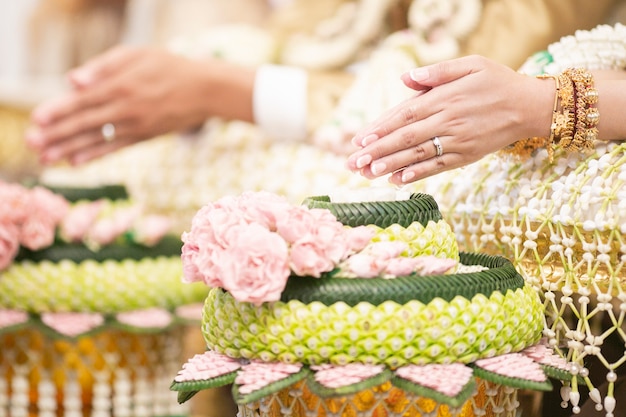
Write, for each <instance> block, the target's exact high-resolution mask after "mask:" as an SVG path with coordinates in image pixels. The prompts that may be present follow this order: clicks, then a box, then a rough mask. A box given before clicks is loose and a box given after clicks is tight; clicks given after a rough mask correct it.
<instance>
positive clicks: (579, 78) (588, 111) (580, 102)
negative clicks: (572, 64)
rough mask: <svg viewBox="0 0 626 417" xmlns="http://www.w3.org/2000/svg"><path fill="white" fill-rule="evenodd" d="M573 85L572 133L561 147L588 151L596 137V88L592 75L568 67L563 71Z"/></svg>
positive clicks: (597, 115)
mask: <svg viewBox="0 0 626 417" xmlns="http://www.w3.org/2000/svg"><path fill="white" fill-rule="evenodd" d="M563 74H564V75H565V76H566V77H568V78H569V79H570V80H571V82H572V84H573V86H574V97H575V100H574V101H575V104H574V108H575V111H574V118H575V122H574V123H575V125H574V135H573V138H572V140H571V142H570V143H568V144H563V148H564V149H567V150H572V151H573V150H576V151H581V150H582V151H590V150H592V149H593V143H594V141H595V140H596V139H597V138H598V128H597V126H598V122H599V120H600V113H599V112H598V109H597V107H595V104H597V102H598V90H596V89H595V86H594V80H593V75H592V74H591V73H590V72H589V71H587V70H585V69H583V68H569V69H567V70H565V71H564V72H563Z"/></svg>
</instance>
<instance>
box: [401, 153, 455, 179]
mask: <svg viewBox="0 0 626 417" xmlns="http://www.w3.org/2000/svg"><path fill="white" fill-rule="evenodd" d="M463 165H464V163H463V162H462V155H461V154H459V153H454V152H450V153H444V154H443V155H441V156H436V157H434V158H429V159H425V160H423V161H420V162H417V163H415V164H412V165H409V166H407V167H405V168H402V169H400V170H398V171H396V172H394V173H393V174H392V175H390V176H389V182H390V183H392V184H395V185H405V184H409V183H412V182H415V181H419V180H421V179H424V178H428V177H431V176H433V175H436V174H439V173H441V172H444V171H448V170H450V169H453V168H457V167H460V166H463Z"/></svg>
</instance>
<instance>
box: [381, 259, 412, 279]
mask: <svg viewBox="0 0 626 417" xmlns="http://www.w3.org/2000/svg"><path fill="white" fill-rule="evenodd" d="M420 265H421V262H420V260H419V259H418V258H407V257H405V256H400V257H397V258H393V259H389V260H388V261H387V266H386V267H385V273H386V274H388V275H391V276H394V277H400V276H403V275H410V274H412V273H413V272H415V270H416V269H417V267H418V266H420Z"/></svg>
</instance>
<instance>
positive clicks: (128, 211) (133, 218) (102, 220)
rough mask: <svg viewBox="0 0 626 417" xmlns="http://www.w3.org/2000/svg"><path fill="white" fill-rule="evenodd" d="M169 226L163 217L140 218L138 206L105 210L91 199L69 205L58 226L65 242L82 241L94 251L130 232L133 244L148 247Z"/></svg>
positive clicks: (162, 234)
mask: <svg viewBox="0 0 626 417" xmlns="http://www.w3.org/2000/svg"><path fill="white" fill-rule="evenodd" d="M103 212H104V213H105V215H102V213H103ZM170 227H171V222H170V220H169V219H168V218H167V217H165V216H159V215H143V213H142V209H141V207H140V206H138V205H135V204H131V205H126V206H121V207H116V208H114V210H108V208H107V207H106V201H105V200H94V201H89V202H82V203H79V204H75V205H74V206H72V207H71V208H70V210H69V212H68V213H67V216H65V218H64V219H63V222H62V223H61V225H60V230H59V234H60V236H61V238H62V239H63V240H65V241H66V242H83V243H85V244H86V245H88V246H89V247H91V248H93V249H98V248H99V247H101V246H104V245H109V244H111V243H113V242H114V241H115V240H116V239H117V238H118V237H119V236H121V235H123V234H124V233H126V232H128V231H132V232H133V234H134V240H135V241H136V242H138V243H141V244H144V245H147V246H152V245H154V244H156V243H158V242H159V241H160V240H161V239H162V238H163V236H165V235H166V234H167V233H168V232H169V229H170Z"/></svg>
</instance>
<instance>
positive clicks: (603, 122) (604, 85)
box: [595, 72, 626, 140]
mask: <svg viewBox="0 0 626 417" xmlns="http://www.w3.org/2000/svg"><path fill="white" fill-rule="evenodd" d="M595 83H596V89H597V90H598V95H599V100H598V105H597V107H598V112H599V113H600V121H599V123H598V134H599V135H598V138H599V139H602V140H623V139H626V122H625V121H624V109H626V95H625V94H624V92H625V91H626V72H624V73H622V74H621V79H596V82H595Z"/></svg>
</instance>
